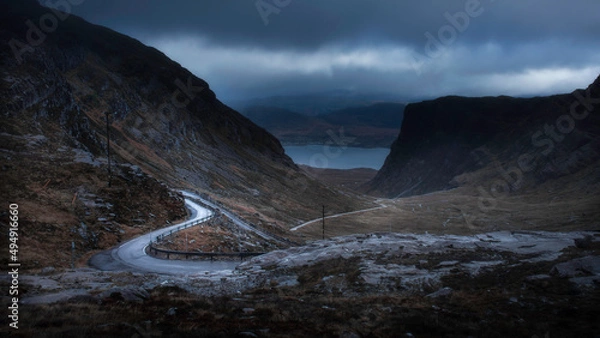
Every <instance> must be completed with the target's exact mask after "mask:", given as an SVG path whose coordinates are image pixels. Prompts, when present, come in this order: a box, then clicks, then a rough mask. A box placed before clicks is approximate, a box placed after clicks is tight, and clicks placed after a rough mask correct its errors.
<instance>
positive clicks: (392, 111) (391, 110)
mask: <svg viewBox="0 0 600 338" xmlns="http://www.w3.org/2000/svg"><path fill="white" fill-rule="evenodd" d="M404 107H405V106H404V104H401V103H377V104H373V105H369V106H359V107H350V108H344V109H341V110H336V111H333V112H331V113H326V114H321V115H318V116H308V115H305V114H300V113H297V112H294V111H290V110H287V109H283V108H277V107H271V106H254V107H250V108H247V109H245V110H244V112H243V113H244V114H245V115H246V116H247V117H248V118H249V119H251V120H252V121H254V122H255V123H256V124H258V125H260V126H261V127H263V128H265V129H267V130H268V131H269V132H271V133H272V134H273V135H275V137H277V138H278V139H279V140H280V141H281V142H282V143H283V144H284V145H306V144H326V143H327V142H331V141H332V136H331V134H332V133H333V134H334V135H336V136H340V135H343V136H344V137H347V138H349V139H352V142H351V144H349V146H355V147H389V146H390V145H391V144H392V142H393V141H394V139H395V138H396V136H397V134H398V131H399V129H400V125H401V123H402V118H403V112H404ZM342 128H343V129H342ZM333 138H334V139H335V137H333ZM333 141H335V140H333Z"/></svg>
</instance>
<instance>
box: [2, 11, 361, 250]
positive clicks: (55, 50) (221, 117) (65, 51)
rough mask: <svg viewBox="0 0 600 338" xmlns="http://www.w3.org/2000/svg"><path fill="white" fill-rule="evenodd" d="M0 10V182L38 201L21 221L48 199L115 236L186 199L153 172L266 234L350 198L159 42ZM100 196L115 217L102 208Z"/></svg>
mask: <svg viewBox="0 0 600 338" xmlns="http://www.w3.org/2000/svg"><path fill="white" fill-rule="evenodd" d="M0 13H1V14H0V40H1V41H2V45H3V46H5V47H6V48H4V47H3V48H2V49H1V50H0V64H1V80H0V117H1V120H2V124H1V125H0V143H1V146H0V151H1V153H0V154H1V155H2V164H3V167H2V170H3V180H2V185H1V186H0V187H1V190H2V196H3V198H7V199H8V200H10V201H13V202H14V201H17V202H18V203H31V204H36V202H40V203H41V206H40V207H39V208H37V209H36V210H31V212H30V214H29V220H28V221H31V222H34V223H35V222H39V220H40V218H39V217H40V216H39V215H40V214H43V213H45V212H47V209H46V207H47V203H46V202H44V203H42V202H41V201H42V200H44V199H45V198H48V197H50V196H52V198H55V199H56V200H55V204H56V205H53V206H52V207H53V208H54V209H55V211H56V213H57V215H58V214H60V217H59V216H56V217H55V219H47V220H45V221H44V224H46V225H49V226H51V227H56V226H58V225H59V224H66V228H69V226H71V227H74V228H75V229H76V228H77V227H80V223H81V222H84V221H85V222H87V223H86V224H87V225H86V227H87V228H88V229H89V227H90V226H91V225H90V223H89V222H93V223H94V227H95V228H94V229H95V230H97V231H98V233H101V232H106V231H108V230H106V229H107V228H108V229H110V228H109V227H106V228H103V226H105V225H106V224H104V223H106V222H112V223H111V224H113V225H115V224H117V225H116V228H115V229H114V231H115V233H116V234H117V235H118V234H119V230H123V229H122V226H125V225H127V226H129V225H132V226H133V225H136V227H139V225H140V224H142V223H143V222H152V223H153V224H154V223H155V226H159V225H164V222H165V221H167V220H170V221H173V220H175V219H177V218H181V217H183V214H184V212H185V211H184V209H183V203H182V200H181V198H180V197H177V196H171V197H164V198H163V197H161V198H159V197H160V196H168V191H169V190H168V188H167V186H166V185H164V184H162V185H161V184H160V183H159V182H158V181H157V180H159V181H163V182H166V183H167V185H168V186H170V187H177V188H186V189H192V190H198V191H200V192H205V193H209V194H211V195H212V196H213V197H214V198H216V199H219V200H220V201H222V202H224V203H225V204H228V205H229V206H230V208H232V209H234V210H235V211H238V212H240V213H242V215H243V216H245V217H248V218H250V220H251V221H252V222H255V223H257V225H259V226H261V225H263V226H269V227H270V230H272V231H274V232H282V231H283V230H284V227H282V225H283V224H286V225H287V224H290V223H291V224H290V225H293V224H294V223H295V222H299V221H301V220H306V219H310V218H313V217H318V210H317V208H316V207H315V206H318V205H321V204H323V203H324V202H326V201H331V200H336V201H339V203H337V205H336V208H339V209H340V211H342V210H348V209H350V208H355V207H357V205H355V203H356V202H354V200H353V199H352V198H350V197H348V196H346V195H342V194H340V193H338V192H336V191H333V190H330V189H328V188H326V187H324V186H322V185H321V184H319V183H317V182H316V181H314V180H312V179H310V178H308V177H307V176H305V175H304V174H303V173H302V172H301V171H300V170H299V169H298V168H297V167H296V166H295V165H294V164H293V162H292V161H291V160H290V159H289V158H288V157H287V156H286V155H285V154H284V150H283V148H282V147H281V145H280V143H279V141H277V139H275V138H274V137H273V136H272V135H270V134H269V133H268V132H266V131H265V130H264V129H262V128H260V127H258V126H256V125H255V124H253V123H252V122H251V121H250V120H248V119H247V118H245V117H243V116H242V115H240V114H238V113H237V112H236V111H234V110H232V109H231V108H229V107H227V106H226V105H224V104H223V103H221V102H220V101H219V100H218V99H217V98H216V95H215V93H214V92H213V91H212V90H211V89H210V87H209V85H208V84H207V83H206V82H205V81H203V80H202V79H199V78H197V77H196V76H194V75H193V74H191V73H190V72H189V71H188V70H186V69H185V68H183V67H181V66H180V65H179V64H177V63H176V62H174V61H172V60H170V59H168V58H167V57H166V56H165V55H164V54H163V53H161V52H159V51H158V50H156V49H153V48H149V47H147V46H144V45H143V44H141V43H140V42H139V41H137V40H135V39H132V38H129V37H127V36H124V35H122V34H119V33H116V32H114V31H112V30H110V29H107V28H104V27H100V26H96V25H93V24H90V23H88V22H85V21H84V20H82V19H80V18H78V17H75V16H73V15H70V14H68V13H65V12H59V11H55V10H51V9H48V8H45V7H42V6H40V5H39V4H38V3H37V2H36V1H33V0H27V1H7V0H2V1H0ZM107 118H108V127H107ZM107 130H108V134H107ZM107 135H109V137H107ZM109 138H110V147H108V139H109ZM109 149H110V154H111V161H112V164H113V167H112V178H109V176H108V156H107V153H108V150H109ZM61 168H70V169H69V170H62V169H61ZM131 175H133V176H131ZM138 175H140V176H138ZM131 177H134V178H135V177H143V179H136V180H133V179H132V178H131ZM5 178H7V179H5ZM8 178H10V179H8ZM109 180H112V186H111V187H110V189H109V191H105V190H106V189H108V188H106V185H107V182H108V181H109ZM134 181H135V182H138V181H139V182H138V183H139V184H138V183H134ZM151 181H152V182H155V183H156V184H155V183H149V182H151ZM46 182H48V183H46ZM144 182H146V183H144ZM133 186H136V189H132V188H131V187H133ZM103 189H104V190H103ZM119 189H121V190H119ZM163 190H164V191H163ZM40 191H44V192H47V193H48V194H50V195H48V196H46V195H44V196H42V195H40ZM165 193H167V195H165ZM85 196H88V197H85ZM90 196H91V197H90ZM111 196H112V197H111ZM86 198H87V199H91V201H92V202H89V203H88V202H86V201H87V200H86ZM148 198H149V199H152V202H149V201H147V199H148ZM96 199H98V200H103V202H102V203H99V204H102V205H105V206H106V205H109V206H110V205H112V206H115V208H116V209H119V210H121V212H120V213H119V212H115V211H114V209H111V208H108V207H106V208H104V207H102V208H101V207H100V206H98V208H96V205H95V204H94V203H95V202H94V201H95V200H96ZM19 201H20V202H19ZM140 201H146V202H147V203H146V204H145V206H144V203H141V202H140ZM17 202H15V203H17ZM9 203H12V202H9ZM86 203H87V204H86ZM132 203H134V204H136V205H137V204H140V205H139V208H138V207H137V206H136V207H135V208H132V207H131V206H130V204H132ZM117 204H118V205H117ZM169 205H171V206H172V208H171V211H170V213H169V214H168V215H167V214H166V213H165V214H163V213H162V211H161V210H160V209H168V208H167V206H169ZM90 206H92V207H90ZM148 206H150V207H148ZM161 206H162V207H161ZM78 208H79V209H78ZM85 208H88V209H89V208H92V209H90V210H86V209H85ZM173 208H174V209H173ZM54 209H53V210H54ZM109 209H110V210H109ZM130 209H131V210H130ZM138 209H139V210H138ZM146 209H154V211H151V210H146ZM78 210H79V211H78ZM182 211H183V212H182ZM105 214H106V215H105ZM125 214H127V217H125V216H124V215H125ZM138 214H139V215H138ZM149 214H152V215H154V216H149ZM58 218H60V219H58ZM107 218H110V219H109V220H108V221H107ZM97 219H101V220H102V221H98V220H97ZM135 220H138V221H139V222H138V221H135ZM143 224H146V223H143ZM119 227H121V228H119ZM42 228H43V226H42ZM146 230H147V229H141V230H139V231H138V232H140V231H142V232H143V231H146ZM111 231H113V230H111ZM75 232H76V231H75ZM134 232H135V231H134ZM30 235H39V233H35V232H34V233H31V234H30ZM117 237H119V236H117ZM121 237H122V236H121ZM115 241H116V239H113V240H111V241H108V242H107V243H105V244H104V245H100V246H99V247H100V248H101V247H106V246H107V245H111V244H114V243H115ZM63 244H64V243H63ZM65 245H67V244H65ZM67 256H68V255H67Z"/></svg>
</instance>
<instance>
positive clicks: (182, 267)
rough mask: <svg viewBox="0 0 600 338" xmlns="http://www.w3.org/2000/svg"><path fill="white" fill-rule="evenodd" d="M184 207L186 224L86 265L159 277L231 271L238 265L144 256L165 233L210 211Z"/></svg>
mask: <svg viewBox="0 0 600 338" xmlns="http://www.w3.org/2000/svg"><path fill="white" fill-rule="evenodd" d="M185 204H186V206H187V207H188V208H189V209H190V211H191V212H192V217H191V218H190V219H189V220H187V221H186V222H183V223H180V224H176V225H172V226H170V227H167V228H163V229H160V230H156V231H153V232H150V233H148V234H145V235H142V236H140V237H137V238H134V239H132V240H130V241H128V242H126V243H124V244H121V245H120V246H118V247H116V248H113V249H110V250H107V251H104V252H101V253H99V254H97V255H95V256H93V257H92V258H91V259H90V261H89V264H90V265H91V266H92V267H94V268H97V269H99V270H104V271H122V270H124V271H140V272H155V273H162V274H192V273H200V272H204V271H210V272H212V271H220V270H232V269H234V268H235V267H236V266H238V265H239V264H240V261H239V260H238V261H183V260H165V259H158V258H154V257H151V256H148V255H147V254H146V246H148V244H149V243H150V240H155V239H156V237H157V236H159V235H162V234H165V233H168V232H169V231H171V230H173V229H175V228H178V227H180V226H182V225H184V224H188V223H192V222H194V221H197V220H199V219H202V218H204V217H207V216H210V215H211V214H212V211H210V210H208V209H206V208H204V207H201V206H200V205H198V204H196V203H194V202H193V201H191V200H189V199H187V198H186V200H185Z"/></svg>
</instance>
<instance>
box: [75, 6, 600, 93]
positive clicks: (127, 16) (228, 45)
mask: <svg viewBox="0 0 600 338" xmlns="http://www.w3.org/2000/svg"><path fill="white" fill-rule="evenodd" d="M70 2H72V3H77V2H82V0H77V1H75V0H71V1H70ZM73 13H75V14H77V15H79V16H82V17H83V18H85V19H86V20H88V21H90V22H92V23H96V24H100V25H104V26H107V27H109V28H112V29H114V30H117V31H119V32H121V33H124V34H127V35H130V36H132V37H134V38H137V39H139V40H140V41H142V42H143V43H145V44H147V45H150V46H153V47H156V48H157V49H159V50H161V51H163V52H164V53H165V54H167V55H168V56H169V57H171V58H172V59H174V60H175V61H177V62H179V63H181V64H182V65H183V66H184V67H186V68H188V69H189V70H190V71H192V72H193V73H194V74H196V75H197V76H199V77H201V78H203V79H205V80H206V81H207V82H209V84H210V85H211V87H212V88H213V90H214V91H215V92H216V93H217V96H218V97H219V98H220V99H221V100H222V101H225V102H226V101H228V100H233V99H240V98H249V97H265V96H271V95H278V94H290V93H309V92H319V91H325V90H337V89H349V90H356V91H360V92H386V93H393V94H396V95H398V96H401V97H408V98H421V97H437V96H442V95H466V96H479V95H514V96H532V95H544V94H553V93H563V92H570V91H572V90H573V89H575V88H578V87H586V86H587V85H588V84H590V83H591V82H592V81H593V80H594V79H595V78H596V77H597V76H598V75H599V74H600V33H599V32H600V1H598V0H572V1H566V0H481V1H477V0H407V1H402V0H376V1H375V0H373V1H367V0H259V1H256V0H171V1H165V0H83V2H82V3H81V4H79V5H74V6H73Z"/></svg>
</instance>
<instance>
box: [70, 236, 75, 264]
mask: <svg viewBox="0 0 600 338" xmlns="http://www.w3.org/2000/svg"><path fill="white" fill-rule="evenodd" d="M71 269H75V242H74V241H72V242H71Z"/></svg>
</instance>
